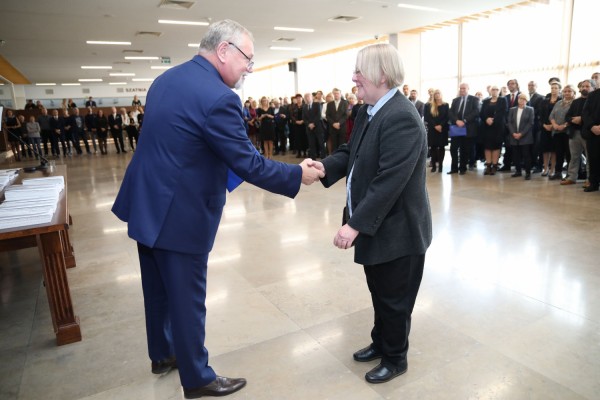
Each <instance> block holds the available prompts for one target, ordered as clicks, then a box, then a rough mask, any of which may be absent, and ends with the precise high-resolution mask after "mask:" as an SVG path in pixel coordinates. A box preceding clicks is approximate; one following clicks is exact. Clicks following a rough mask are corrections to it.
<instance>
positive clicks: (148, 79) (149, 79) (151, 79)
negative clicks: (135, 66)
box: [132, 78, 154, 82]
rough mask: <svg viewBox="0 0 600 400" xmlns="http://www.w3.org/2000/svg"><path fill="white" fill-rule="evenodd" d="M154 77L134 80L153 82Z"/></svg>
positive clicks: (135, 80) (134, 80)
mask: <svg viewBox="0 0 600 400" xmlns="http://www.w3.org/2000/svg"><path fill="white" fill-rule="evenodd" d="M153 80H154V78H133V79H132V81H133V82H152V81H153Z"/></svg>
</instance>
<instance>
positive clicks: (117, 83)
mask: <svg viewBox="0 0 600 400" xmlns="http://www.w3.org/2000/svg"><path fill="white" fill-rule="evenodd" d="M108 84H109V85H127V82H109V83H108Z"/></svg>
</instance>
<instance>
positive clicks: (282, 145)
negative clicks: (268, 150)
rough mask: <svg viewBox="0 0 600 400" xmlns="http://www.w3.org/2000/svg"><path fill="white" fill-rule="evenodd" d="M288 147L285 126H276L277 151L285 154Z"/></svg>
mask: <svg viewBox="0 0 600 400" xmlns="http://www.w3.org/2000/svg"><path fill="white" fill-rule="evenodd" d="M286 148H287V137H286V136H285V127H284V126H275V151H277V152H278V153H282V154H285V150H286Z"/></svg>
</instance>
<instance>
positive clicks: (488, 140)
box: [479, 86, 508, 175]
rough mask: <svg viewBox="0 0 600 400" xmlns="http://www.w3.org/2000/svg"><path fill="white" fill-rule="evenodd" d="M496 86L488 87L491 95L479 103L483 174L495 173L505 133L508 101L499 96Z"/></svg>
mask: <svg viewBox="0 0 600 400" xmlns="http://www.w3.org/2000/svg"><path fill="white" fill-rule="evenodd" d="M499 93H500V90H499V89H498V86H492V87H491V89H490V94H491V97H489V98H487V99H485V100H484V101H483V104H482V105H481V112H480V113H479V116H480V117H481V129H480V130H479V132H480V135H481V141H482V143H483V152H484V154H485V171H484V172H483V174H484V175H495V174H496V171H497V170H498V159H499V158H500V149H502V142H503V141H504V136H505V135H506V132H505V127H506V114H507V112H508V103H507V101H506V99H505V98H504V97H500V96H499Z"/></svg>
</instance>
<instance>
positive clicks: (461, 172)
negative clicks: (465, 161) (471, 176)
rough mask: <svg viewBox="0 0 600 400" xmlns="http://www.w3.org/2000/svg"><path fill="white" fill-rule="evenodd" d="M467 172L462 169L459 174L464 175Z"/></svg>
mask: <svg viewBox="0 0 600 400" xmlns="http://www.w3.org/2000/svg"><path fill="white" fill-rule="evenodd" d="M466 173H467V171H460V172H459V173H458V174H459V175H464V174H466Z"/></svg>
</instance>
